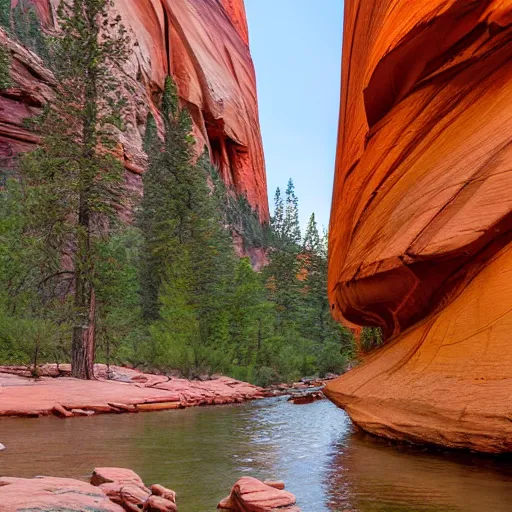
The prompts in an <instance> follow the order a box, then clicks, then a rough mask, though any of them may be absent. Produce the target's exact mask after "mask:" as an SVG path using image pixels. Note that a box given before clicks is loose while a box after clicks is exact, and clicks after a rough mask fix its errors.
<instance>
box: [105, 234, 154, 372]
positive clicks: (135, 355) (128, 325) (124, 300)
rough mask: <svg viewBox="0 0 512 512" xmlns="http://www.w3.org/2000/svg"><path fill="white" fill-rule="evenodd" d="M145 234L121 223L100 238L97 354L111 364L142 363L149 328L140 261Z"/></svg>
mask: <svg viewBox="0 0 512 512" xmlns="http://www.w3.org/2000/svg"><path fill="white" fill-rule="evenodd" d="M141 246H142V236H141V233H140V232H139V230H138V229H136V228H134V227H129V226H120V227H119V228H118V229H116V230H115V231H113V232H112V233H111V234H110V236H109V237H108V238H104V239H101V240H99V241H98V246H97V248H96V251H97V253H98V255H99V258H98V260H97V264H96V279H95V290H96V303H97V311H98V315H97V316H98V318H97V325H96V332H97V337H98V339H97V342H98V350H97V357H98V359H99V360H101V361H105V362H106V363H107V364H111V363H116V364H122V363H123V362H124V363H126V362H128V363H131V364H139V363H141V362H142V361H141V360H140V352H141V347H143V345H144V343H145V342H146V341H147V338H148V336H147V330H146V329H145V328H144V326H143V325H142V322H141V311H140V282H139V271H138V264H139V260H140V252H141Z"/></svg>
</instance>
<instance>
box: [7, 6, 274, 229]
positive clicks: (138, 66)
mask: <svg viewBox="0 0 512 512" xmlns="http://www.w3.org/2000/svg"><path fill="white" fill-rule="evenodd" d="M24 1H25V4H32V5H33V6H34V7H35V8H36V9H37V12H38V15H39V18H40V19H41V20H42V22H43V25H44V29H45V31H47V32H49V33H55V32H56V30H57V26H56V8H57V6H58V4H59V0H24ZM17 4H18V0H14V2H13V7H14V6H15V5H17ZM118 14H119V15H120V16H121V17H122V20H123V24H124V25H125V26H126V28H127V30H128V34H129V36H130V38H131V43H132V45H133V53H132V55H131V58H130V60H129V62H128V63H127V65H126V66H125V68H124V73H125V75H124V77H123V82H124V87H125V89H126V90H125V93H126V94H125V95H126V97H127V98H128V100H129V101H128V105H127V107H126V110H125V112H124V119H125V124H126V127H125V130H124V131H123V132H122V133H120V144H119V154H120V157H122V159H123V160H124V163H125V167H126V169H127V170H128V171H129V172H128V173H127V174H128V176H127V179H128V184H129V186H130V188H132V189H134V190H135V191H138V192H140V188H141V183H140V177H139V176H138V175H139V174H140V173H142V172H143V170H144V165H145V156H144V154H143V151H142V138H143V135H144V130H145V123H146V118H147V114H148V112H149V111H151V112H153V114H155V115H157V111H156V107H155V103H156V102H157V101H158V99H159V98H160V93H161V90H162V86H163V83H164V80H165V77H166V75H168V74H169V73H171V74H172V75H173V77H174V79H175V80H176V82H177V85H178V88H179V93H180V97H181V100H182V102H183V104H185V105H186V106H187V107H188V109H189V111H190V113H191V115H192V118H193V121H194V131H195V136H196V139H197V140H198V152H200V151H202V148H203V147H204V146H205V145H206V146H207V147H208V148H209V149H210V153H211V155H212V158H213V160H214V162H215V163H216V164H217V165H218V167H219V169H220V172H221V174H222V177H223V178H224V180H225V182H226V183H227V184H229V185H231V186H233V187H234V189H235V190H236V191H237V192H238V193H240V194H246V195H247V197H248V199H249V202H250V203H251V205H252V206H253V207H254V208H255V209H256V210H257V211H258V213H259V216H260V218H261V220H262V221H267V220H268V216H269V213H268V201H267V192H266V175H265V163H264V158H263V148H262V141H261V134H260V128H259V120H258V104H257V96H256V79H255V73H254V66H253V63H252V59H251V55H250V51H249V46H248V31H247V21H246V17H245V9H244V4H243V0H222V2H220V1H218V0H172V1H171V0H143V1H141V0H115V1H114V6H113V9H112V16H116V15H118ZM107 26H108V24H107ZM0 43H4V44H6V45H7V46H8V47H9V48H10V50H11V52H12V57H13V60H12V62H13V65H12V75H13V81H14V83H15V86H14V87H13V88H12V89H9V90H7V91H3V92H2V93H1V95H0V159H1V162H0V165H1V167H2V168H4V169H6V168H7V169H8V168H10V167H12V166H13V159H14V157H15V156H16V155H17V154H18V153H19V152H20V151H24V150H26V149H28V148H29V147H31V145H32V144H34V143H36V142H37V140H36V139H35V138H34V136H33V135H32V134H31V133H30V132H29V131H28V130H27V129H26V128H25V126H24V124H23V119H25V118H27V117H31V116H32V115H34V114H36V113H37V112H38V111H39V110H40V108H41V107H42V106H43V105H44V103H45V101H46V100H47V99H48V97H50V96H51V94H52V90H51V86H52V76H51V73H49V72H48V70H46V69H45V67H44V65H43V62H42V61H41V60H40V59H39V58H38V57H37V56H36V55H35V54H34V53H33V52H30V51H27V50H26V49H25V48H23V47H22V46H20V45H19V44H17V43H16V42H14V41H12V40H8V39H7V37H6V34H5V33H4V32H3V31H1V30H0Z"/></svg>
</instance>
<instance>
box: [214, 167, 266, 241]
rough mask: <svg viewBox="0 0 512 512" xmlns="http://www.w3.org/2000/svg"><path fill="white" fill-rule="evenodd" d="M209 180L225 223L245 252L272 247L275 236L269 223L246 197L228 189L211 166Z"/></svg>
mask: <svg viewBox="0 0 512 512" xmlns="http://www.w3.org/2000/svg"><path fill="white" fill-rule="evenodd" d="M209 169H210V171H209V174H210V176H209V179H210V180H211V183H212V186H213V193H214V194H215V195H216V197H217V202H218V205H219V209H220V211H221V212H222V219H223V222H224V223H225V224H226V225H227V226H228V228H229V230H230V232H231V234H232V235H233V236H234V237H240V238H241V239H242V241H243V246H244V249H245V250H248V249H250V248H264V249H267V248H269V247H271V246H272V241H273V234H272V231H271V229H270V226H269V224H268V223H262V222H261V219H260V217H259V215H258V212H256V211H255V210H254V209H253V207H252V206H251V204H250V203H249V201H248V199H247V197H246V196H245V195H241V194H237V192H236V191H235V190H233V189H232V188H228V187H226V185H225V183H224V182H223V180H222V178H221V177H220V176H219V173H218V172H217V169H216V168H215V167H213V166H212V165H209Z"/></svg>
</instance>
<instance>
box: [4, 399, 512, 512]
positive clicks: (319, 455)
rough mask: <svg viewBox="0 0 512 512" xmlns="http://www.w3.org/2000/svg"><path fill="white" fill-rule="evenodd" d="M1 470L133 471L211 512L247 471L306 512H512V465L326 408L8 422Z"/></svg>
mask: <svg viewBox="0 0 512 512" xmlns="http://www.w3.org/2000/svg"><path fill="white" fill-rule="evenodd" d="M0 441H1V442H2V443H4V444H5V445H6V446H7V450H6V451H4V452H0V475H3V476H7V475H9V476H25V477H31V476H34V475H38V474H45V475H55V476H66V477H74V478H82V479H86V478H87V477H88V476H89V475H90V473H91V471H92V468H93V467H94V466H121V467H128V468H131V469H133V470H135V471H136V472H137V473H139V474H140V475H141V477H142V478H143V480H144V481H145V482H146V483H147V484H151V483H161V484H163V485H165V486H168V487H171V488H172V489H175V490H176V491H177V492H178V499H179V501H178V504H179V510H180V512H213V511H214V510H215V507H216V505H217V503H218V501H219V500H220V499H221V498H223V497H224V496H225V495H227V494H228V491H229V488H230V487H231V485H232V484H233V483H234V482H235V481H236V480H237V478H238V477H239V476H241V475H251V476H255V477H259V478H269V479H271V478H273V479H282V480H285V481H286V483H287V488H288V489H289V490H290V491H292V492H293V493H295V494H296V495H297V498H298V502H299V504H300V505H301V506H302V509H303V510H304V512H339V511H345V510H347V511H354V512H356V511H357V512H419V511H432V512H433V511H436V512H452V511H463V512H482V511H485V512H510V511H511V510H512V462H508V461H506V460H495V459H491V458H483V457H477V456H471V455H454V454H453V453H448V454H443V453H439V452H434V453H433V452H428V451H422V450H414V449H411V448H408V449H406V448H404V447H397V446H388V445H387V444H385V443H383V442H379V441H375V440H373V439H372V438H369V437H366V438H365V437H362V436H360V435H359V434H356V433H354V431H353V428H352V427H351V425H350V421H349V420H348V418H347V416H346V415H345V413H344V412H343V411H341V410H339V409H337V408H336V407H334V406H333V405H332V404H331V403H330V402H328V401H321V402H316V403H314V404H311V405H303V406H297V405H292V404H289V403H288V402H286V400H285V399H282V398H281V399H272V400H263V401H258V402H252V403H248V404H243V405H239V406H227V407H211V408H193V409H186V410H182V411H169V412H160V413H146V414H134V415H129V414H126V415H120V416H116V415H111V416H97V417H91V418H72V419H70V420H59V419H56V418H42V419H38V420H33V419H30V420H21V419H4V420H0Z"/></svg>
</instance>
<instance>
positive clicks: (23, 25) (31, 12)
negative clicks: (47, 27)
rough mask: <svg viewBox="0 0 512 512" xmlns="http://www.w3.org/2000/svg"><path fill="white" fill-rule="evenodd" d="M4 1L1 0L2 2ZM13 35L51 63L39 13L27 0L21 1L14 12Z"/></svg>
mask: <svg viewBox="0 0 512 512" xmlns="http://www.w3.org/2000/svg"><path fill="white" fill-rule="evenodd" d="M1 1H2V0H0V2H1ZM12 26H13V33H14V36H15V37H16V39H18V41H19V42H20V43H21V44H22V45H24V46H26V47H27V48H30V49H31V50H33V51H34V52H35V53H36V54H37V55H39V57H41V58H42V59H43V60H44V61H46V62H49V53H48V45H47V41H46V37H45V35H44V34H43V31H42V30H41V22H40V20H39V16H38V14H37V11H36V10H35V8H34V7H33V6H32V5H28V4H27V3H26V0H19V1H18V4H17V5H16V7H15V8H14V9H13V10H12Z"/></svg>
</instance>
